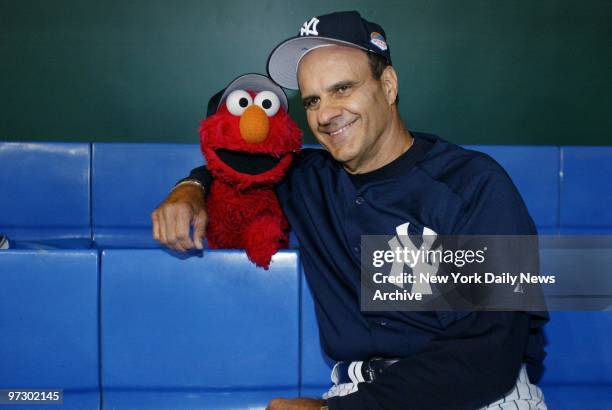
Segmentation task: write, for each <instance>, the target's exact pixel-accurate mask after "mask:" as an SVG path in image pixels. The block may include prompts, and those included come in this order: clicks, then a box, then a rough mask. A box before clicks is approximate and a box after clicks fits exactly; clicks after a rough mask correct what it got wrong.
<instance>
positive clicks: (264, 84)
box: [217, 73, 289, 111]
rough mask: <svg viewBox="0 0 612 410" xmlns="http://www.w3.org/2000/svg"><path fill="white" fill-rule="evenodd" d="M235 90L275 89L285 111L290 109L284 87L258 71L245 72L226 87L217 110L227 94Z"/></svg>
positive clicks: (256, 90) (258, 90)
mask: <svg viewBox="0 0 612 410" xmlns="http://www.w3.org/2000/svg"><path fill="white" fill-rule="evenodd" d="M234 90H251V91H254V92H256V93H258V92H260V91H273V92H274V93H275V94H276V95H278V98H279V99H280V103H281V106H282V107H283V108H284V109H285V111H288V110H289V102H288V101H287V95H286V94H285V92H284V91H283V89H282V88H281V87H279V86H278V84H276V83H274V81H272V80H270V79H269V78H268V77H266V76H265V75H262V74H256V73H250V74H244V75H241V76H240V77H238V78H236V79H235V80H234V81H232V82H231V83H230V84H229V85H228V86H227V87H226V88H225V91H223V94H222V95H221V99H220V100H219V105H218V106H217V110H218V109H219V107H221V106H222V105H223V104H225V100H226V99H227V96H228V95H229V94H230V93H231V92H232V91H234Z"/></svg>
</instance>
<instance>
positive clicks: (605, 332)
mask: <svg viewBox="0 0 612 410" xmlns="http://www.w3.org/2000/svg"><path fill="white" fill-rule="evenodd" d="M550 316H551V321H550V322H549V324H548V325H547V327H546V335H547V339H548V346H547V347H546V350H547V353H548V356H547V358H546V361H545V365H546V371H545V372H544V375H543V377H542V383H541V387H542V390H543V391H544V396H545V397H546V401H547V403H548V406H549V408H550V409H554V410H557V409H559V410H574V409H580V410H610V409H612V349H611V348H610V346H611V344H610V335H611V334H612V312H551V313H550Z"/></svg>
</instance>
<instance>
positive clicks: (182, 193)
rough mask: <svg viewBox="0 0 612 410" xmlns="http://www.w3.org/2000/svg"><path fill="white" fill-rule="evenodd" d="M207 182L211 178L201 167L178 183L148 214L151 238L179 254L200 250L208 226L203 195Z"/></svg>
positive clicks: (204, 168)
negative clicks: (150, 223)
mask: <svg viewBox="0 0 612 410" xmlns="http://www.w3.org/2000/svg"><path fill="white" fill-rule="evenodd" d="M211 182H212V176H211V175H210V173H209V172H208V170H207V169H206V167H204V166H201V167H198V168H195V169H193V170H192V171H191V173H190V175H189V176H188V177H187V178H183V179H182V180H180V181H179V182H178V183H177V184H176V185H175V187H174V188H173V189H172V191H170V193H169V194H168V196H167V197H166V199H164V201H163V202H162V203H161V205H160V206H159V207H157V208H156V209H155V210H154V211H153V212H152V213H151V220H152V222H153V238H154V239H155V240H157V241H159V242H160V243H162V244H163V245H165V246H167V247H169V248H171V249H174V250H177V251H180V252H186V251H188V250H190V249H193V248H197V249H203V248H204V244H203V239H204V236H205V234H206V224H207V223H208V215H207V214H206V207H205V196H204V194H205V192H206V191H207V188H208V187H210V184H211ZM191 227H193V238H192V236H191V235H190V229H191Z"/></svg>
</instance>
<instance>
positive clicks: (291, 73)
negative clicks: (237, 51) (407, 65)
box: [268, 11, 391, 90]
mask: <svg viewBox="0 0 612 410" xmlns="http://www.w3.org/2000/svg"><path fill="white" fill-rule="evenodd" d="M329 45H341V46H349V47H357V48H360V49H362V50H365V51H368V52H372V53H376V54H378V55H380V56H382V57H384V58H386V59H387V61H389V63H391V51H390V50H389V45H388V44H387V35H386V34H385V31H384V30H383V28H382V27H381V26H379V25H378V24H376V23H372V22H370V21H367V20H365V19H364V18H362V17H361V15H359V13H358V12H356V11H341V12H336V13H331V14H326V15H324V16H318V17H313V18H311V19H310V20H308V21H306V22H304V24H303V25H302V27H301V28H300V32H299V33H298V35H297V36H295V37H291V38H290V39H287V40H285V41H283V42H282V43H280V44H279V45H278V46H276V48H275V49H274V50H272V53H270V57H269V58H268V74H269V75H270V78H272V79H273V80H274V81H276V82H277V83H278V84H280V85H281V86H283V87H285V88H289V89H293V90H297V89H298V82H297V68H298V64H299V63H300V60H301V59H302V58H303V57H304V56H305V55H306V53H308V52H309V51H312V50H314V49H316V48H319V47H324V46H329Z"/></svg>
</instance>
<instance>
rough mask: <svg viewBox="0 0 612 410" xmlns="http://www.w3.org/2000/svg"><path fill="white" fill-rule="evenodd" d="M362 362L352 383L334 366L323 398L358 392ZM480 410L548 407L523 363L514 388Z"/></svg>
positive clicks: (543, 409) (354, 367)
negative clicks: (338, 373) (330, 381)
mask: <svg viewBox="0 0 612 410" xmlns="http://www.w3.org/2000/svg"><path fill="white" fill-rule="evenodd" d="M362 364H363V362H352V363H351V364H350V365H349V369H348V373H349V377H350V378H351V381H352V383H341V384H338V375H337V373H336V366H334V368H333V370H332V376H331V377H332V382H333V386H332V387H331V389H329V391H327V392H326V393H324V394H323V399H328V398H330V397H335V396H346V395H347V394H351V393H354V392H356V391H357V384H358V383H360V382H363V381H364V380H363V376H361V365H362ZM478 410H547V407H546V403H545V402H544V393H542V390H541V389H540V388H539V387H538V386H536V385H535V384H532V383H531V382H530V381H529V377H528V376H527V369H526V367H525V365H524V364H523V366H522V367H521V371H520V372H519V375H518V378H517V379H516V385H515V386H514V388H513V389H512V390H510V391H509V392H508V394H506V395H505V396H504V397H502V398H501V399H499V400H497V401H495V402H493V403H490V404H488V405H487V406H485V407H482V408H480V409H478Z"/></svg>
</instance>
